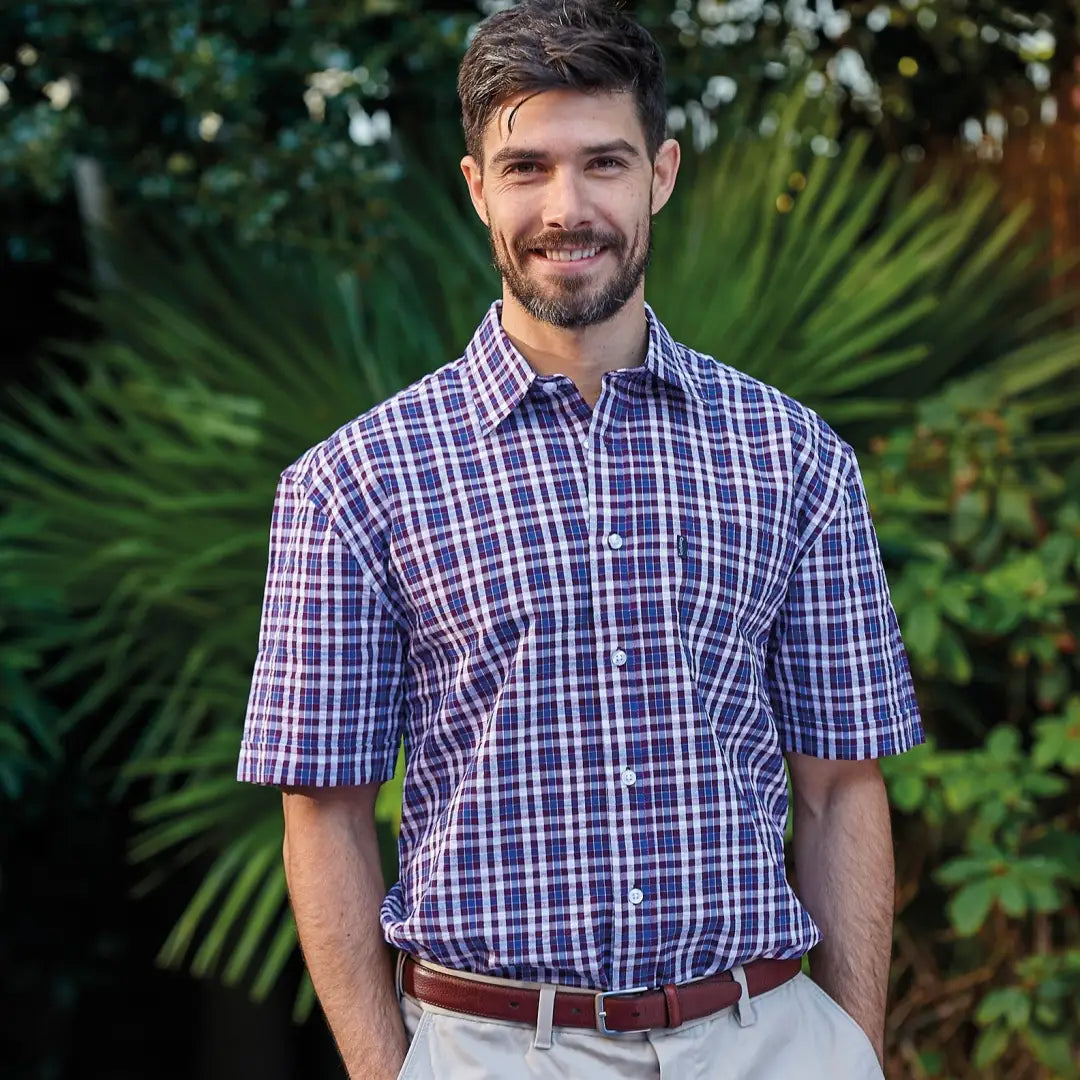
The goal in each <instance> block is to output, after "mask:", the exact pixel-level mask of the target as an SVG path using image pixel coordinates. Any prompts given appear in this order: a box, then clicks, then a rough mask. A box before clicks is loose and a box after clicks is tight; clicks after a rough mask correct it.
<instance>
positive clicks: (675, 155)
mask: <svg viewBox="0 0 1080 1080" xmlns="http://www.w3.org/2000/svg"><path fill="white" fill-rule="evenodd" d="M680 156H681V147H680V146H679V141H678V139H666V140H665V141H664V142H663V143H662V144H661V145H660V149H659V150H657V151H656V158H655V159H654V161H653V181H652V206H651V210H652V213H654V214H658V213H659V212H660V211H661V210H662V209H663V207H664V204H665V203H666V202H667V201H668V199H670V198H671V191H672V188H674V187H675V177H676V176H678V174H679V160H680Z"/></svg>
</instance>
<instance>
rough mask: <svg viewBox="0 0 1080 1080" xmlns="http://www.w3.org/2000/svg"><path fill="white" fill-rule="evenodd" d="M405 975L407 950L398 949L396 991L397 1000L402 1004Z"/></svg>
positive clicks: (395, 974) (395, 977)
mask: <svg viewBox="0 0 1080 1080" xmlns="http://www.w3.org/2000/svg"><path fill="white" fill-rule="evenodd" d="M404 974H405V950H404V949H398V954H397V963H396V965H395V967H394V990H395V992H396V993H397V999H398V1001H399V1002H400V1001H401V998H402V994H403V993H404V990H403V987H404V983H403V982H402V977H403V976H404Z"/></svg>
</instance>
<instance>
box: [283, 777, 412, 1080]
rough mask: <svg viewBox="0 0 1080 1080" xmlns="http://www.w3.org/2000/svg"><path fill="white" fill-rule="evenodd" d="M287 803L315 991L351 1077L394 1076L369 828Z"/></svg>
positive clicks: (394, 1031)
mask: <svg viewBox="0 0 1080 1080" xmlns="http://www.w3.org/2000/svg"><path fill="white" fill-rule="evenodd" d="M290 800H291V805H290ZM298 800H299V801H298ZM286 804H287V812H286V829H285V849H284V857H285V874H286V878H287V880H288V884H289V895H290V897H291V900H292V906H293V912H294V914H295V916H296V926H297V932H298V934H299V937H300V944H301V947H302V949H303V952H304V959H305V961H306V963H307V968H308V971H309V973H310V974H311V981H312V983H313V985H314V987H315V992H316V994H317V995H318V998H319V1002H320V1004H321V1005H322V1008H323V1012H324V1013H325V1014H326V1018H327V1021H328V1022H329V1024H330V1029H331V1031H332V1032H333V1034H334V1039H335V1041H336V1042H337V1045H338V1049H339V1051H340V1052H341V1056H342V1059H343V1061H344V1062H345V1067H346V1069H347V1071H348V1074H349V1077H350V1078H351V1080H384V1078H385V1080H394V1078H395V1077H396V1076H397V1075H398V1072H399V1070H400V1068H401V1064H402V1062H403V1061H404V1059H405V1052H406V1049H407V1045H408V1040H407V1036H406V1034H405V1027H404V1024H403V1023H402V1019H401V1012H400V1009H399V1006H398V1002H397V995H396V993H395V988H394V980H393V972H392V970H391V965H390V962H389V957H388V953H387V949H386V944H385V942H384V940H383V935H382V929H381V927H380V925H379V907H380V905H381V903H382V898H383V893H384V882H383V875H382V868H381V865H380V862H379V851H378V844H377V841H376V835H375V831H374V828H373V827H363V826H362V825H358V824H357V822H356V820H355V818H352V819H351V818H350V816H349V815H348V814H343V813H335V812H334V811H333V809H330V810H328V809H327V808H326V806H325V805H320V803H319V802H318V800H315V799H307V798H306V796H304V795H298V794H292V795H286Z"/></svg>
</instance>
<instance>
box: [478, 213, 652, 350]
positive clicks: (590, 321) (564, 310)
mask: <svg viewBox="0 0 1080 1080" xmlns="http://www.w3.org/2000/svg"><path fill="white" fill-rule="evenodd" d="M643 234H644V239H643V238H642V237H643ZM488 243H489V245H490V247H491V259H492V264H493V265H494V267H495V269H496V270H498V272H499V273H500V274H501V275H502V279H503V281H504V282H505V284H506V287H507V289H508V290H509V292H510V295H511V296H513V298H514V299H515V300H516V301H517V302H518V303H519V304H520V305H521V307H522V308H524V310H525V311H527V312H528V313H529V314H530V315H531V316H532V317H533V318H534V319H537V320H538V321H540V322H545V323H548V324H550V325H551V326H557V327H559V328H560V329H563V330H568V329H580V328H581V327H585V326H593V325H595V324H596V323H602V322H606V321H607V320H608V319H610V318H611V317H612V316H614V315H615V314H616V313H617V312H618V311H619V310H620V309H621V308H622V307H623V305H624V304H625V303H626V302H627V300H629V299H630V297H631V296H633V295H634V292H635V291H636V290H637V287H638V286H639V285H640V284H641V282H642V280H643V279H644V277H645V271H646V270H647V269H648V268H649V264H650V262H651V261H652V255H653V241H652V220H651V218H650V217H646V218H645V219H644V220H643V221H642V222H641V224H639V226H638V228H637V229H636V230H635V232H634V238H633V242H632V243H630V242H628V241H627V239H626V237H624V236H621V235H619V234H616V233H598V232H595V231H593V230H584V229H583V230H579V231H577V232H558V233H546V234H543V235H541V236H537V237H532V238H530V239H528V240H521V241H515V242H514V245H513V247H514V257H511V254H510V246H509V244H508V243H507V241H506V239H505V238H504V236H503V235H502V234H501V233H499V234H496V233H495V231H494V230H493V229H492V228H491V227H490V226H489V228H488ZM556 247H558V248H575V249H580V248H596V247H602V248H604V249H605V252H604V253H605V254H610V255H612V256H614V258H615V260H616V267H615V272H614V273H613V274H611V275H610V276H609V277H608V278H607V280H605V281H600V282H597V281H596V271H592V272H586V273H578V274H562V273H559V272H558V271H556V272H555V273H554V274H550V275H547V274H545V273H544V272H543V270H542V265H543V264H542V263H540V262H539V261H538V260H537V258H536V257H535V255H534V252H535V251H536V249H538V248H541V249H544V248H556ZM526 266H527V267H529V270H526V269H525V267H526Z"/></svg>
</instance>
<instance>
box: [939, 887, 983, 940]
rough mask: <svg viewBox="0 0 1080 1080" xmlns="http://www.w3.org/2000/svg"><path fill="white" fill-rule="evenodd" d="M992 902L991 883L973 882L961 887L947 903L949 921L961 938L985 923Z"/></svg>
mask: <svg viewBox="0 0 1080 1080" xmlns="http://www.w3.org/2000/svg"><path fill="white" fill-rule="evenodd" d="M993 900H994V885H993V883H992V882H991V881H973V882H971V883H970V884H968V885H965V886H963V888H961V889H960V891H959V892H958V893H956V895H955V896H953V897H952V899H951V900H950V901H949V903H948V911H949V920H950V922H951V923H952V925H953V927H954V928H955V929H956V932H957V933H958V934H959V935H960V936H961V937H970V936H971V935H972V934H974V933H975V932H976V931H977V930H978V929H979V928H980V927H981V926H982V924H983V923H984V922H985V921H986V916H987V913H988V912H989V910H990V905H991V904H992V903H993Z"/></svg>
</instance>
